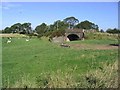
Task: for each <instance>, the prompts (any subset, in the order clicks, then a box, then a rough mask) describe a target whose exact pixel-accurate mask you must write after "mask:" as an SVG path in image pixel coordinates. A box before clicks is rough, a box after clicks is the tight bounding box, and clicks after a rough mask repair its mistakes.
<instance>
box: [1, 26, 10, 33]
mask: <svg viewBox="0 0 120 90" xmlns="http://www.w3.org/2000/svg"><path fill="white" fill-rule="evenodd" d="M11 32H12V30H11V28H10V27H6V28H5V29H4V30H3V33H11Z"/></svg>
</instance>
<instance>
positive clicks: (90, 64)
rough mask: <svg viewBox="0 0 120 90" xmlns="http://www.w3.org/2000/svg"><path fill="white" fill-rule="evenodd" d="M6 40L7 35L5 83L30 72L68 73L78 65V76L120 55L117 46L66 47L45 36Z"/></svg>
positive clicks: (3, 41)
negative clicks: (102, 47)
mask: <svg viewBox="0 0 120 90" xmlns="http://www.w3.org/2000/svg"><path fill="white" fill-rule="evenodd" d="M6 40H7V39H6V38H4V39H3V40H2V69H3V73H2V74H3V86H4V87H5V86H7V85H8V84H10V86H12V85H14V84H15V83H16V82H17V81H19V79H20V78H21V76H24V75H26V76H27V75H29V78H30V79H31V80H32V79H34V78H36V77H38V76H39V75H41V73H52V72H57V71H58V70H61V71H62V72H63V73H66V72H67V71H68V70H69V69H74V68H75V67H76V69H75V71H74V73H73V76H74V77H76V76H77V75H78V74H83V73H86V72H88V71H89V70H96V69H98V68H99V67H103V63H113V62H115V61H116V60H117V59H118V58H117V57H118V51H117V49H110V50H91V49H88V50H87V49H86V50H78V49H74V48H62V47H60V46H59V45H58V44H55V43H50V42H48V40H46V39H45V38H43V39H41V40H39V39H37V38H32V39H31V40H30V41H29V42H26V41H25V38H20V39H18V38H12V43H9V44H7V43H6ZM116 42H117V41H112V40H101V41H100V40H85V41H75V42H70V43H87V44H111V43H116ZM8 82H9V83H8ZM31 82H32V81H31ZM63 87H64V86H63Z"/></svg>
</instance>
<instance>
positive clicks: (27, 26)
mask: <svg viewBox="0 0 120 90" xmlns="http://www.w3.org/2000/svg"><path fill="white" fill-rule="evenodd" d="M31 32H32V28H31V23H23V24H22V25H21V27H20V33H22V34H30V33H31Z"/></svg>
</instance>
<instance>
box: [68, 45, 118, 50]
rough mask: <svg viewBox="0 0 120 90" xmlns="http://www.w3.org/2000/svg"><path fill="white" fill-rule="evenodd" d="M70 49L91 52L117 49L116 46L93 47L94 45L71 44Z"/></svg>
mask: <svg viewBox="0 0 120 90" xmlns="http://www.w3.org/2000/svg"><path fill="white" fill-rule="evenodd" d="M70 47H71V48H75V49H93V50H96V49H97V50H107V49H118V46H112V45H95V44H71V45H70Z"/></svg>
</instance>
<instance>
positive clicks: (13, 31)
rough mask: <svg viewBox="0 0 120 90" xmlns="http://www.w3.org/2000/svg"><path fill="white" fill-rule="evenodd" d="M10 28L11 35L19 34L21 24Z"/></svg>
mask: <svg viewBox="0 0 120 90" xmlns="http://www.w3.org/2000/svg"><path fill="white" fill-rule="evenodd" d="M10 28H11V31H12V33H19V32H20V30H21V24H20V23H16V24H14V25H12V26H11V27H10Z"/></svg>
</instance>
